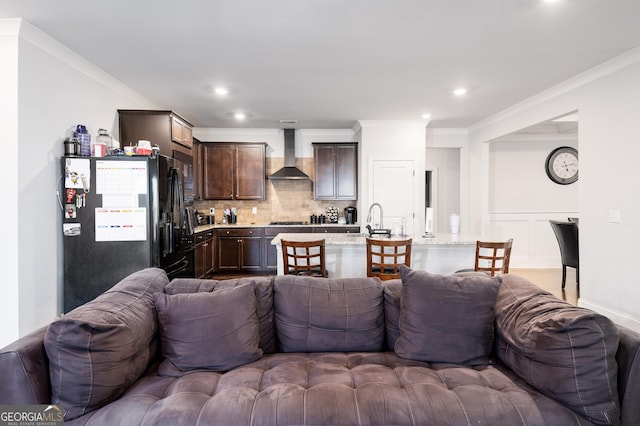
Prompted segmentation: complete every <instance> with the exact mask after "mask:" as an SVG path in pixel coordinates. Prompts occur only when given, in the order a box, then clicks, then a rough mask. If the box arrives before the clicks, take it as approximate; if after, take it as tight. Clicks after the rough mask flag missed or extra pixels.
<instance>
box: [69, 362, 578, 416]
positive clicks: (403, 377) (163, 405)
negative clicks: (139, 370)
mask: <svg viewBox="0 0 640 426" xmlns="http://www.w3.org/2000/svg"><path fill="white" fill-rule="evenodd" d="M65 424H66V425H67V426H68V425H75V424H87V425H103V424H136V425H158V424H184V425H243V426H246V425H292V424H295V425H438V426H446V425H468V424H474V425H516V424H517V425H527V426H535V425H589V424H590V423H589V422H587V421H586V420H584V419H583V418H581V417H579V416H578V415H576V414H575V413H573V412H572V411H571V410H569V409H567V408H565V407H563V406H562V405H560V404H559V403H557V402H555V401H554V400H552V399H550V398H548V397H546V396H544V395H542V394H540V393H538V392H537V391H535V390H534V389H533V388H531V387H530V386H529V385H527V384H526V383H524V382H522V381H521V380H519V379H518V378H517V377H516V376H514V375H513V373H511V372H510V371H508V370H503V369H502V368H501V367H500V366H483V367H466V366H460V365H453V364H429V363H427V362H422V361H412V360H408V359H403V358H399V357H398V356H396V355H395V354H394V353H393V352H382V353H373V352H360V353H340V352H331V353H278V354H268V355H265V356H264V357H263V358H262V359H260V360H258V361H255V362H253V363H250V364H246V365H244V366H242V367H238V368H236V369H234V370H231V371H229V372H226V373H218V372H193V373H186V374H183V375H182V376H179V377H166V376H159V375H150V376H147V377H145V378H143V379H142V380H140V381H139V382H138V383H137V384H136V385H134V386H133V387H132V388H131V389H130V390H129V391H128V392H127V393H126V394H125V395H123V396H122V397H121V398H120V399H119V400H118V401H115V402H113V403H111V404H110V405H108V406H106V407H103V408H101V409H100V410H98V411H95V412H93V413H91V414H88V415H86V416H83V417H81V418H78V419H76V420H75V421H71V422H68V423H65Z"/></svg>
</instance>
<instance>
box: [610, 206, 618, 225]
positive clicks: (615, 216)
mask: <svg viewBox="0 0 640 426" xmlns="http://www.w3.org/2000/svg"><path fill="white" fill-rule="evenodd" d="M609 222H611V223H620V222H621V218H620V210H619V209H609Z"/></svg>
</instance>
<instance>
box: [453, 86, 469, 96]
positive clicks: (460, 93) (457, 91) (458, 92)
mask: <svg viewBox="0 0 640 426" xmlns="http://www.w3.org/2000/svg"><path fill="white" fill-rule="evenodd" d="M453 94H454V95H456V96H463V95H466V94H467V89H465V88H464V87H458V88H457V89H455V90H454V91H453Z"/></svg>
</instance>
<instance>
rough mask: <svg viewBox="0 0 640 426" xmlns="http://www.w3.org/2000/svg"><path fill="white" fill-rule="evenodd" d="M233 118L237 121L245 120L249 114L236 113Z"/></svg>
mask: <svg viewBox="0 0 640 426" xmlns="http://www.w3.org/2000/svg"><path fill="white" fill-rule="evenodd" d="M233 117H234V118H235V119H236V120H244V119H245V118H247V114H245V113H243V112H236V113H235V114H234V115H233Z"/></svg>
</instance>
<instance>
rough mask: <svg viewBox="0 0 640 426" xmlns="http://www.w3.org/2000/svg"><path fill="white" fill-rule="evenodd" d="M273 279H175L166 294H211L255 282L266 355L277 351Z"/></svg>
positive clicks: (259, 321)
mask: <svg viewBox="0 0 640 426" xmlns="http://www.w3.org/2000/svg"><path fill="white" fill-rule="evenodd" d="M273 278H274V277H251V278H235V279H229V280H206V279H198V278H174V279H173V280H171V282H170V283H169V285H168V286H166V287H165V289H164V292H165V293H166V294H170V295H171V294H179V293H196V292H211V291H216V290H222V289H225V288H232V287H237V286H239V285H242V284H245V283H247V282H249V281H254V282H255V292H256V301H257V310H256V312H257V314H258V323H259V326H260V349H262V351H263V352H264V353H274V352H275V351H276V332H275V328H274V323H273Z"/></svg>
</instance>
